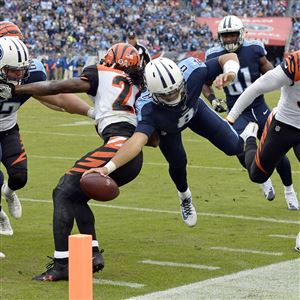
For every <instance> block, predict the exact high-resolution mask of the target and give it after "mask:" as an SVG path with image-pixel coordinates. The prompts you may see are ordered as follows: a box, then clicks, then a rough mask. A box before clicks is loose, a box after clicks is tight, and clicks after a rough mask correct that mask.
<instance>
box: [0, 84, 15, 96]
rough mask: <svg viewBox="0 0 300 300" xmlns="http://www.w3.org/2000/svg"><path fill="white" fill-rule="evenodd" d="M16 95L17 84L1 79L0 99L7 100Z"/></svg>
mask: <svg viewBox="0 0 300 300" xmlns="http://www.w3.org/2000/svg"><path fill="white" fill-rule="evenodd" d="M15 95H16V89H15V86H14V85H13V84H12V83H8V82H5V81H2V80H0V100H7V99H9V98H12V97H14V96H15Z"/></svg>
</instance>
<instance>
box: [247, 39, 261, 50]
mask: <svg viewBox="0 0 300 300" xmlns="http://www.w3.org/2000/svg"><path fill="white" fill-rule="evenodd" d="M243 47H245V48H246V47H253V48H255V47H258V48H262V49H265V46H264V43H263V42H262V41H260V40H244V43H243Z"/></svg>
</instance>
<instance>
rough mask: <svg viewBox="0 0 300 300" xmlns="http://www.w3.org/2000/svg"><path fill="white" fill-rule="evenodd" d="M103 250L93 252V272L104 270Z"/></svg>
mask: <svg viewBox="0 0 300 300" xmlns="http://www.w3.org/2000/svg"><path fill="white" fill-rule="evenodd" d="M102 252H103V250H100V251H96V252H94V253H93V273H95V272H99V271H102V269H103V268H104V259H103V256H102Z"/></svg>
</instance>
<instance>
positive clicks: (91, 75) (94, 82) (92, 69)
mask: <svg viewBox="0 0 300 300" xmlns="http://www.w3.org/2000/svg"><path fill="white" fill-rule="evenodd" d="M80 79H81V80H86V81H88V82H89V83H90V85H91V88H90V90H89V91H88V92H87V94H89V95H92V96H96V94H97V89H98V85H99V78H98V70H97V66H96V65H92V66H87V67H86V68H84V69H83V71H82V73H81V74H80Z"/></svg>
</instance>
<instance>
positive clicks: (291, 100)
mask: <svg viewBox="0 0 300 300" xmlns="http://www.w3.org/2000/svg"><path fill="white" fill-rule="evenodd" d="M299 61H300V51H297V52H294V53H293V54H292V55H291V56H289V57H288V58H286V59H285V60H284V62H283V63H282V64H281V65H279V66H277V67H276V68H275V69H273V70H270V71H268V72H267V73H265V74H264V75H263V76H261V77H260V78H259V79H257V80H256V81H255V82H254V83H253V84H252V85H251V86H249V87H248V88H247V89H246V90H245V91H244V93H243V94H242V95H241V96H240V97H239V98H238V100H237V101H236V103H235V104H234V106H233V107H232V109H231V111H230V113H229V114H228V120H229V121H235V120H236V119H237V118H238V117H239V115H240V114H241V113H242V112H243V110H244V109H245V108H246V107H248V106H249V105H250V104H251V103H252V102H253V101H254V99H255V98H256V97H257V96H258V95H261V94H265V93H268V92H271V91H274V90H276V89H280V88H281V95H280V100H279V102H278V108H277V112H276V115H275V118H276V120H278V121H280V122H283V123H285V124H288V125H290V126H293V127H296V128H298V129H300V63H299Z"/></svg>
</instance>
